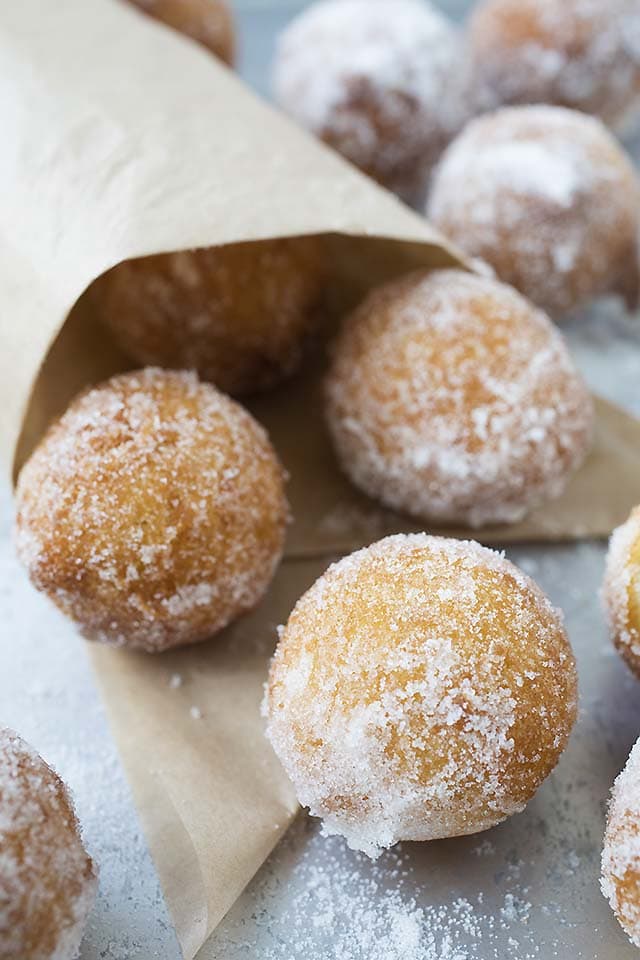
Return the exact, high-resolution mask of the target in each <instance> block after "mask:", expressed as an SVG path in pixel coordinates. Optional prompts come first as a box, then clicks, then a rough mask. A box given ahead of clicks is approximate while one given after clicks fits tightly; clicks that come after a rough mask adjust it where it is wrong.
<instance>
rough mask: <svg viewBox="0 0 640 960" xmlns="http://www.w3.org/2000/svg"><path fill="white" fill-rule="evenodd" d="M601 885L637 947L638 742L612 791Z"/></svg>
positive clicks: (639, 932) (639, 848) (639, 850)
mask: <svg viewBox="0 0 640 960" xmlns="http://www.w3.org/2000/svg"><path fill="white" fill-rule="evenodd" d="M600 885H601V888H602V892H603V894H604V896H605V897H606V898H607V900H608V901H609V903H610V904H611V909H612V910H613V912H614V913H615V915H616V917H617V918H618V920H619V921H620V924H621V926H622V928H623V930H624V931H625V933H626V934H627V935H628V937H629V939H630V940H631V942H632V943H633V944H635V946H636V947H640V742H638V743H636V744H635V746H634V747H633V749H632V750H631V753H630V755H629V759H628V761H627V764H626V766H625V768H624V770H623V771H622V773H621V774H620V775H619V777H618V778H617V780H616V782H615V783H614V785H613V790H612V791H611V801H610V804H609V813H608V817H607V828H606V832H605V837H604V846H603V850H602V877H601V880H600Z"/></svg>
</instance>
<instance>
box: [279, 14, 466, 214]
mask: <svg viewBox="0 0 640 960" xmlns="http://www.w3.org/2000/svg"><path fill="white" fill-rule="evenodd" d="M462 63H463V55H462V49H461V41H460V38H459V35H458V32H457V31H456V29H455V28H454V26H453V24H452V23H450V22H449V21H448V20H447V19H446V18H445V17H444V16H443V15H442V14H440V13H439V12H438V11H437V10H436V9H434V8H433V7H432V6H431V5H430V4H429V3H424V2H420V0H322V2H319V3H315V4H313V5H312V6H311V7H310V8H309V9H307V10H305V11H303V12H302V13H301V14H300V15H299V16H298V17H297V18H296V19H295V20H294V21H293V22H292V24H291V25H290V26H289V27H288V28H287V29H286V30H285V32H284V33H283V35H282V37H281V39H280V42H279V45H278V50H277V55H276V62H275V68H274V91H275V96H276V100H277V101H278V102H279V103H280V105H281V106H282V107H283V108H284V110H286V112H287V113H289V114H290V115H291V116H292V117H293V118H294V119H295V120H297V121H298V123H300V124H301V125H302V126H303V127H305V128H307V129H308V130H311V131H312V132H313V133H315V134H316V135H317V136H318V137H320V138H321V139H322V140H324V141H325V142H326V143H328V144H329V145H330V146H332V147H334V148H335V149H336V150H337V151H338V152H339V153H342V154H343V155H344V156H345V157H346V158H347V159H348V160H350V161H351V162H352V163H354V164H355V165H356V166H357V167H360V169H361V170H363V171H364V172H365V173H367V174H369V175H370V176H371V177H373V178H374V179H375V180H377V181H379V182H380V183H381V184H383V185H384V186H386V187H388V188H389V189H391V190H394V191H395V192H396V193H398V194H400V195H401V196H402V197H404V198H405V199H407V200H410V201H412V202H413V201H418V202H419V201H420V198H421V197H423V196H424V191H425V187H426V181H427V179H428V175H429V169H430V167H431V166H432V164H433V163H434V162H435V160H436V159H437V157H438V156H439V154H440V153H441V151H442V149H443V147H444V146H445V144H446V143H447V142H448V141H449V140H450V139H451V137H452V136H453V135H454V134H455V133H456V132H457V131H458V130H459V129H460V128H461V127H462V125H463V123H464V122H465V120H466V118H467V116H468V106H467V95H466V87H465V84H464V73H463V70H462Z"/></svg>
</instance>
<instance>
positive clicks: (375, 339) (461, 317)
mask: <svg viewBox="0 0 640 960" xmlns="http://www.w3.org/2000/svg"><path fill="white" fill-rule="evenodd" d="M326 395H327V417H328V424H329V428H330V431H331V434H332V436H333V440H334V443H335V446H336V450H337V453H338V457H339V460H340V463H341V465H342V467H343V469H344V471H345V472H346V473H347V474H348V476H349V477H350V478H351V479H352V480H353V482H354V483H355V484H356V485H357V486H358V487H360V488H361V489H363V490H364V491H365V492H366V493H368V494H369V495H370V496H372V497H375V498H376V499H379V500H381V501H382V502H383V503H385V504H387V505H388V506H390V507H393V508H395V509H397V510H403V511H405V512H407V513H410V514H412V515H414V516H417V517H421V518H427V519H431V520H434V521H441V522H443V521H447V522H453V523H465V524H468V525H471V526H482V525H485V524H489V523H509V522H515V521H517V520H519V519H521V518H522V517H523V516H524V515H525V514H526V513H527V512H528V511H529V510H530V509H532V508H533V507H534V506H535V505H537V504H538V503H540V502H542V501H544V500H546V499H551V498H553V497H555V496H558V495H559V494H560V493H561V492H562V490H563V489H564V487H565V485H566V482H567V480H568V478H569V476H570V475H571V473H572V472H573V471H574V470H575V469H576V468H577V467H578V466H579V465H580V464H581V462H582V460H583V459H584V456H585V454H586V452H587V450H588V449H589V446H590V442H591V434H592V423H593V408H592V403H591V400H590V398H589V394H588V390H587V388H586V385H585V383H584V381H583V380H582V378H581V377H580V375H579V374H578V372H577V370H576V368H575V365H574V364H573V362H572V360H571V357H570V355H569V352H568V350H567V347H566V345H565V343H564V342H563V340H562V337H561V335H560V334H559V333H558V331H557V330H556V329H555V328H554V327H553V325H552V324H551V323H550V321H549V319H548V318H547V317H546V316H545V315H544V314H542V313H541V312H540V311H539V310H535V309H534V308H533V307H532V306H531V304H529V303H528V302H527V301H526V300H524V299H523V298H522V297H521V296H519V295H518V294H517V293H516V292H515V291H514V290H512V289H510V288H508V287H506V286H504V285H503V284H500V283H498V282H497V281H495V280H491V279H488V278H483V277H477V276H474V275H472V274H469V273H463V272H462V271H455V270H439V271H432V272H430V273H429V272H426V271H420V272H417V273H414V274H410V275H408V276H406V277H402V278H401V279H400V280H397V281H393V282H392V283H389V284H387V285H385V286H383V287H381V288H378V289H377V290H375V291H373V293H371V294H370V295H369V297H368V298H367V299H366V300H365V301H364V302H363V303H362V305H361V306H360V307H359V308H358V309H357V310H356V311H355V312H354V314H353V315H352V316H351V317H350V318H349V319H348V320H347V322H346V324H345V325H344V328H343V330H342V332H341V334H340V335H339V336H338V338H337V340H336V343H335V345H334V357H333V364H332V367H331V369H330V371H329V375H328V378H327V384H326Z"/></svg>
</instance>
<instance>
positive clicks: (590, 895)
mask: <svg viewBox="0 0 640 960" xmlns="http://www.w3.org/2000/svg"><path fill="white" fill-rule="evenodd" d="M463 2H464V0H461V2H458V3H457V7H458V9H459V8H460V7H461V6H462V5H463ZM300 5H301V4H280V5H279V8H278V10H276V11H272V10H268V9H265V7H267V6H273V4H271V5H269V4H266V3H259V2H255V3H253V4H245V5H241V4H238V5H237V6H238V7H240V6H243V7H244V6H246V7H251V9H250V10H247V11H246V12H241V29H242V34H243V70H244V73H245V76H247V77H248V78H249V79H250V81H251V82H252V83H254V84H255V85H256V86H258V87H260V88H262V89H264V86H265V77H266V71H267V65H268V59H269V51H270V49H271V43H272V36H273V33H274V30H275V29H277V28H278V26H279V25H280V24H281V23H283V22H284V21H285V20H286V18H287V16H288V15H289V13H290V11H291V9H294V8H296V7H298V6H300ZM639 331H640V324H638V325H635V324H634V323H633V322H631V321H629V320H627V319H625V318H623V317H622V315H621V313H620V312H619V311H618V310H616V309H610V308H606V309H605V310H603V309H599V310H597V311H592V312H591V313H590V314H589V315H588V316H585V317H580V318H576V319H575V320H574V321H573V322H572V323H571V324H570V325H569V327H568V328H567V332H568V334H569V338H570V341H571V345H572V348H573V350H574V353H575V355H576V357H577V358H578V361H579V363H580V365H581V366H582V368H583V369H584V371H585V373H586V374H587V376H588V378H589V380H590V382H591V383H592V384H593V386H594V387H595V388H596V389H598V390H599V391H600V392H601V393H603V394H605V395H607V396H609V397H610V398H612V399H616V400H618V402H620V403H622V404H624V405H626V406H627V407H629V408H630V409H634V410H635V411H636V412H637V413H638V414H640V392H639V387H638V385H639V383H640V332H639ZM639 485H640V480H639ZM638 499H639V500H640V489H639V498H638ZM10 522H11V507H10V499H9V495H8V491H6V490H3V491H2V493H1V495H0V624H2V626H1V627H0V632H1V635H2V643H1V644H0V719H1V720H2V721H3V722H5V723H9V724H11V725H13V726H15V727H16V728H17V729H18V730H19V731H20V732H21V733H22V734H23V735H24V736H25V737H26V738H27V739H28V740H30V741H31V742H32V743H33V744H34V745H35V746H36V747H37V748H38V749H39V750H40V751H41V752H42V753H43V754H44V756H45V757H47V759H48V760H50V761H51V762H52V763H53V764H54V765H55V766H56V767H57V769H58V770H59V771H60V773H61V774H62V776H63V777H64V778H65V779H66V780H67V781H68V782H69V784H70V785H71V787H72V789H73V791H74V794H75V797H76V801H77V806H78V811H79V815H80V818H81V820H82V822H83V825H84V831H85V837H86V840H87V844H88V846H89V848H90V850H91V852H92V854H93V855H94V856H95V858H96V860H97V861H98V863H99V865H100V870H101V878H100V893H99V899H98V904H97V907H96V910H95V911H94V914H93V916H92V918H91V921H90V924H89V929H88V932H87V937H86V939H85V942H84V945H83V949H82V954H81V956H82V960H97V958H105V960H125V958H126V960H129V958H132V960H133V958H162V960H178V958H179V951H178V947H177V943H176V941H175V936H174V934H173V931H172V929H171V924H170V921H169V919H168V916H167V913H166V909H165V906H164V903H163V900H162V895H161V893H160V890H159V886H158V882H157V878H156V875H155V871H154V869H153V865H152V863H151V861H150V858H149V855H148V853H147V850H146V846H145V843H144V840H143V838H142V835H141V832H140V827H139V824H138V821H137V816H136V813H135V809H134V807H133V804H132V801H131V797H130V794H129V790H128V787H127V785H126V782H125V779H124V775H123V772H122V768H121V766H120V762H119V760H118V757H117V754H116V751H115V748H114V746H113V743H112V740H111V737H110V734H109V731H108V728H107V725H106V719H105V715H104V712H103V710H102V707H101V705H100V702H99V700H98V695H97V692H96V688H95V684H94V682H93V678H92V676H91V672H90V668H89V664H88V661H87V657H86V653H85V650H84V647H83V643H82V642H81V641H80V640H79V639H78V637H77V636H76V635H75V633H74V631H73V629H72V628H71V627H70V626H69V625H68V624H67V623H66V622H65V621H63V619H62V618H61V617H60V616H59V615H58V614H57V613H56V612H55V611H54V610H52V608H51V607H50V606H49V604H48V603H47V602H46V601H45V600H44V599H43V598H42V597H40V596H38V595H37V594H36V593H35V592H34V591H33V590H32V589H31V588H30V586H29V585H28V584H27V583H26V581H25V577H24V576H23V574H22V572H21V570H20V569H19V568H18V566H17V563H16V561H15V559H14V557H13V551H12V549H11V545H10V538H9V530H10ZM509 555H510V556H511V558H512V559H514V560H515V561H516V562H518V563H520V564H522V566H523V567H525V569H526V570H527V571H528V572H529V573H531V574H532V575H533V576H534V577H535V578H536V579H537V580H538V581H539V583H540V584H541V586H542V587H543V589H545V590H546V591H547V592H548V593H549V594H550V596H551V597H552V599H553V600H554V602H555V603H556V604H558V605H559V606H561V607H562V608H563V609H564V611H565V613H566V616H567V625H568V629H569V633H570V636H571V640H572V642H573V645H574V648H575V650H576V654H577V657H578V666H579V671H580V682H581V711H580V720H579V723H578V727H577V730H576V733H575V735H574V737H573V739H572V741H571V744H570V746H569V749H568V750H567V752H566V754H565V756H564V757H563V759H562V761H561V764H560V766H559V768H558V770H557V772H556V773H555V774H554V775H553V776H552V777H551V778H550V780H549V781H548V782H547V783H546V784H545V785H544V787H543V788H542V789H541V791H540V792H539V794H538V796H537V797H536V798H535V800H534V801H533V802H532V803H531V804H530V806H529V807H528V809H527V811H526V812H525V813H524V814H522V815H521V816H519V817H516V818H514V819H513V820H511V821H510V822H509V823H507V824H505V825H503V826H501V827H499V828H497V829H496V830H493V831H491V832H490V833H488V834H485V835H483V836H481V837H476V838H469V839H465V840H457V841H449V842H440V843H434V844H430V845H416V844H407V845H405V847H404V849H403V850H401V851H400V853H399V852H398V851H395V852H393V853H391V854H388V855H386V856H384V857H383V858H382V859H381V860H380V861H379V862H378V863H377V864H376V865H372V864H370V863H369V862H368V861H366V860H364V859H363V858H362V857H360V856H357V855H355V854H353V853H351V852H350V851H348V850H347V849H346V848H345V847H344V845H343V844H342V843H341V842H340V841H337V840H331V841H326V840H324V839H323V838H322V837H321V836H320V835H319V831H318V829H317V826H316V825H315V824H313V823H311V822H310V821H309V820H308V819H307V818H305V817H300V818H299V820H298V821H297V823H296V825H295V826H294V828H293V829H292V830H291V831H290V833H289V835H288V837H287V838H286V839H285V841H284V842H283V843H282V844H281V847H280V848H279V850H278V851H276V854H275V855H274V856H273V857H272V858H271V860H270V861H269V862H268V863H267V864H266V865H265V867H264V868H263V870H262V871H261V872H260V874H259V876H258V877H257V878H256V880H255V881H254V883H253V884H252V885H251V886H250V888H249V889H248V890H247V892H246V894H245V895H244V896H243V897H242V898H241V899H240V901H239V902H238V903H237V905H236V906H235V907H234V909H233V910H232V911H231V913H230V915H229V916H228V918H227V919H226V921H225V922H224V923H223V924H222V926H221V928H220V929H219V931H218V932H217V934H216V935H215V937H214V939H213V940H212V942H211V943H210V945H209V946H208V947H207V948H206V949H205V951H203V960H208V958H216V960H238V958H245V957H257V958H261V960H270V958H282V960H288V958H298V957H305V958H306V960H321V958H322V960H326V958H331V957H335V958H336V960H396V958H398V960H400V958H401V957H403V958H405V957H410V958H411V957H415V956H422V957H423V958H424V960H436V958H437V960H445V958H446V960H466V958H467V957H469V958H471V957H478V958H483V960H488V958H494V957H501V958H502V957H504V958H518V960H525V958H527V957H540V958H542V960H547V958H552V957H560V958H570V957H571V958H574V957H575V958H579V957H580V958H585V960H591V958H596V957H600V958H602V960H604V958H607V960H622V958H626V957H629V958H632V957H634V956H636V952H635V951H634V950H633V949H632V948H631V947H630V946H628V944H627V942H626V939H625V937H624V935H623V934H622V932H621V931H620V929H619V927H618V925H617V924H616V922H615V921H614V920H613V918H612V915H611V913H610V911H609V909H608V906H607V904H606V903H605V901H604V900H603V899H602V897H601V896H600V893H599V890H598V884H597V880H598V872H599V871H598V859H599V850H600V843H601V835H602V830H603V816H604V804H605V801H606V796H607V792H608V789H609V786H610V784H611V782H612V780H613V778H614V776H615V775H616V773H617V772H618V771H619V769H620V768H621V767H622V765H623V763H624V761H625V759H626V756H627V753H628V751H629V748H630V746H631V744H632V743H633V741H634V739H635V738H636V736H637V735H638V733H640V686H639V685H638V684H637V683H636V682H635V681H634V680H632V678H631V677H630V676H629V675H628V674H627V672H626V671H625V669H624V667H623V666H622V665H621V664H620V663H619V661H618V659H617V658H616V657H615V655H614V654H613V653H612V650H611V648H610V645H609V643H608V641H607V639H606V637H605V631H604V625H603V622H602V617H601V613H600V610H599V604H598V597H597V593H598V589H599V584H600V579H601V575H602V564H603V557H604V546H603V545H601V544H581V545H578V546H575V547H566V546H564V547H556V548H545V549H541V548H522V549H518V550H513V551H510V554H509ZM459 898H464V899H465V901H466V903H458V905H457V906H456V907H454V906H452V905H453V903H454V902H455V901H456V900H458V899H459ZM479 898H481V899H482V901H483V902H482V903H480V902H479ZM511 898H513V899H511ZM420 910H422V913H421V912H420ZM367 935H369V942H368V943H366V942H365V939H366V936H367ZM416 938H421V944H422V946H421V948H420V949H421V950H422V953H416V952H415V951H416V949H417V948H416V943H417V942H418V941H417V939H416ZM358 943H360V946H358ZM363 943H364V944H365V945H363ZM447 944H449V945H447ZM412 949H413V950H414V952H413V953H412V952H411V950H412Z"/></svg>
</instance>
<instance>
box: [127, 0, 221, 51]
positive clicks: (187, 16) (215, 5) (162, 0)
mask: <svg viewBox="0 0 640 960" xmlns="http://www.w3.org/2000/svg"><path fill="white" fill-rule="evenodd" d="M130 2H131V3H133V4H135V6H136V7H138V8H139V9H140V10H144V12H145V13H148V14H149V16H151V17H153V18H154V19H155V20H160V22H161V23H164V24H166V25H167V26H168V27H172V28H173V29H174V30H178V31H179V32H180V33H184V34H186V36H188V37H191V38H192V39H193V40H197V41H198V43H200V44H202V46H203V47H206V48H207V49H208V50H210V51H211V53H213V54H215V56H216V57H219V58H220V60H223V61H224V62H225V63H227V64H229V66H232V65H233V61H234V57H235V49H236V35H235V27H234V22H233V14H232V12H231V7H230V6H229V3H228V0H130Z"/></svg>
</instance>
